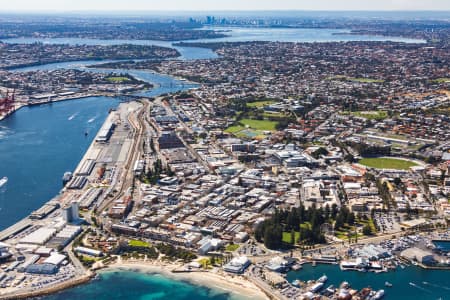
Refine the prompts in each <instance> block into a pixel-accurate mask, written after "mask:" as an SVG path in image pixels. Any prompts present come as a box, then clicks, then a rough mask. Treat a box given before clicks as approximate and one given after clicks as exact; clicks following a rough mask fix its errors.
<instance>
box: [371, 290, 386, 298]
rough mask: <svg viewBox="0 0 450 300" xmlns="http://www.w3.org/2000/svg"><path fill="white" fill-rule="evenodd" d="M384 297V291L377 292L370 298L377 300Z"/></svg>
mask: <svg viewBox="0 0 450 300" xmlns="http://www.w3.org/2000/svg"><path fill="white" fill-rule="evenodd" d="M383 297H384V290H379V291H378V292H376V293H375V295H374V296H373V297H372V300H379V299H381V298H383Z"/></svg>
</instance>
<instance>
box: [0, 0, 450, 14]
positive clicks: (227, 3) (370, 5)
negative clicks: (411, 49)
mask: <svg viewBox="0 0 450 300" xmlns="http://www.w3.org/2000/svg"><path fill="white" fill-rule="evenodd" d="M1 2H2V3H1V5H0V12H2V11H11V10H14V11H44V10H55V11H74V10H78V11H79V10H108V11H111V10H114V11H130V10H131V11H142V10H147V11H158V10H159V11H161V10H171V11H176V10H195V11H210V10H450V0H220V1H219V0H2V1H1Z"/></svg>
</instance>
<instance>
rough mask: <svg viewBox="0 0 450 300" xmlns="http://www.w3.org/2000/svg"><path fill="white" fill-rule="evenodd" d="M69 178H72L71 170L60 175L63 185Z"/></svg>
mask: <svg viewBox="0 0 450 300" xmlns="http://www.w3.org/2000/svg"><path fill="white" fill-rule="evenodd" d="M71 179H72V172H66V173H64V175H63V177H62V182H63V185H66V183H68V182H69V181H70V180H71Z"/></svg>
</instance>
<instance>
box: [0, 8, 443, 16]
mask: <svg viewBox="0 0 450 300" xmlns="http://www.w3.org/2000/svg"><path fill="white" fill-rule="evenodd" d="M78 12H79V13H85V12H102V13H130V12H134V13H140V14H145V13H175V12H178V13H186V12H189V13H196V12H197V13H206V12H337V13H339V12H436V13H450V9H448V10H439V9H431V10H422V9H376V10H366V9H342V10H340V9H335V10H326V9H240V10H236V9H217V10H216V9H207V10H198V9H196V10H189V9H183V10H172V9H164V10H123V9H113V10H102V9H77V10H48V9H45V10H40V9H33V10H17V9H6V10H4V11H0V15H2V14H7V13H78Z"/></svg>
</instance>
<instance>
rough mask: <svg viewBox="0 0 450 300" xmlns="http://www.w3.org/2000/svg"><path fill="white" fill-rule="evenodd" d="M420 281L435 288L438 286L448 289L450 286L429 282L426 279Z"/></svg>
mask: <svg viewBox="0 0 450 300" xmlns="http://www.w3.org/2000/svg"><path fill="white" fill-rule="evenodd" d="M422 283H423V284H424V285H429V286H432V287H435V288H440V289H444V290H447V291H450V287H448V286H442V285H438V284H434V283H429V282H427V281H423V282H422Z"/></svg>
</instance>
